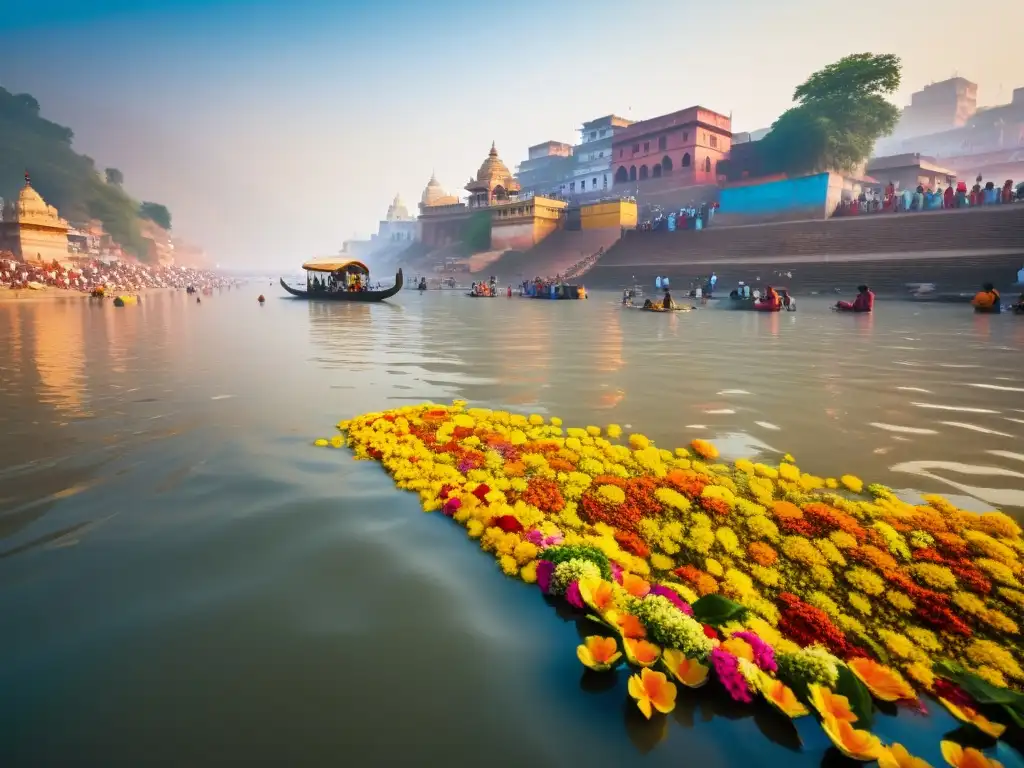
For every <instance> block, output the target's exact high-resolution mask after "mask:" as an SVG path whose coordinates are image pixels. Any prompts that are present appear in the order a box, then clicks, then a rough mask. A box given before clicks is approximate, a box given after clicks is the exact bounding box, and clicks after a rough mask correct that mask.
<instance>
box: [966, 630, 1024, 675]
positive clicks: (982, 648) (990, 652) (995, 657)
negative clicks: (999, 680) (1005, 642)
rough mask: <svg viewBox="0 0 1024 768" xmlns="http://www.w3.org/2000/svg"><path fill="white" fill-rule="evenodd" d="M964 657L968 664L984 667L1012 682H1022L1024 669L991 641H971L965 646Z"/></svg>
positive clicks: (1004, 649)
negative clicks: (1012, 680)
mask: <svg viewBox="0 0 1024 768" xmlns="http://www.w3.org/2000/svg"><path fill="white" fill-rule="evenodd" d="M964 656H965V658H966V659H967V660H968V662H969V663H974V664H979V665H986V666H989V667H992V668H994V669H997V670H998V671H999V672H1001V673H1002V674H1004V675H1006V676H1007V677H1012V678H1013V679H1014V680H1024V669H1021V667H1020V664H1018V663H1017V660H1016V659H1015V658H1014V657H1013V654H1012V653H1011V652H1010V651H1009V650H1007V649H1006V648H1004V647H1002V646H1001V645H999V644H998V643H994V642H992V641H991V640H984V639H976V640H973V641H972V642H971V644H970V645H968V646H967V651H966V653H965V654H964Z"/></svg>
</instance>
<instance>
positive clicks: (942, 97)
mask: <svg viewBox="0 0 1024 768" xmlns="http://www.w3.org/2000/svg"><path fill="white" fill-rule="evenodd" d="M977 111H978V84H977V83H972V82H971V81H970V80H968V79H966V78H963V77H953V78H950V79H949V80H943V81H941V82H938V83H931V84H929V85H926V86H925V87H924V88H922V89H921V90H920V91H915V92H914V93H912V94H911V96H910V104H909V105H908V106H906V107H904V108H903V112H902V114H901V115H900V120H899V123H897V125H896V129H895V130H894V131H893V136H894V137H897V138H907V137H910V136H925V135H928V134H930V133H941V132H942V131H948V130H952V129H954V128H960V127H962V126H964V125H966V124H967V123H968V121H970V119H971V118H972V117H973V116H974V113H975V112H977Z"/></svg>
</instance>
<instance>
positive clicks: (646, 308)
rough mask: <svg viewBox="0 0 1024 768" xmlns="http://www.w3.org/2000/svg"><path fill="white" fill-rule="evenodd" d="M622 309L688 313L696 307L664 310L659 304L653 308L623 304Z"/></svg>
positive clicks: (688, 306)
mask: <svg viewBox="0 0 1024 768" xmlns="http://www.w3.org/2000/svg"><path fill="white" fill-rule="evenodd" d="M622 306H623V308H624V309H639V310H640V311H641V312H666V313H668V312H690V311H692V310H694V309H696V307H694V306H692V305H686V306H682V307H673V308H672V309H665V308H664V307H663V306H661V305H660V304H655V305H654V306H653V307H638V306H636V305H635V304H623V305H622Z"/></svg>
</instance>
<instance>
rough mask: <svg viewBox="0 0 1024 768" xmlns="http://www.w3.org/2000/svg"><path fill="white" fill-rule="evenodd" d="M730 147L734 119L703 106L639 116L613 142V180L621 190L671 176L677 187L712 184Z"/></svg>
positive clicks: (640, 187)
mask: <svg viewBox="0 0 1024 768" xmlns="http://www.w3.org/2000/svg"><path fill="white" fill-rule="evenodd" d="M731 146H732V118H730V117H727V116H725V115H721V114H719V113H717V112H713V111H712V110H710V109H705V108H704V107H690V108H688V109H683V110H680V111H679V112H673V113H672V114H669V115H662V116H660V117H653V118H651V119H649V120H641V121H640V122H638V123H633V125H631V126H629V127H628V128H624V129H622V130H621V131H619V132H618V133H617V134H616V135H615V137H614V139H613V140H612V165H613V168H614V174H615V175H614V183H615V186H616V187H619V188H621V189H622V190H623V191H625V190H628V189H630V188H634V189H637V190H638V191H643V187H644V182H645V181H647V180H648V179H659V178H663V177H669V176H671V177H673V182H674V184H673V186H679V187H685V186H696V185H701V184H714V183H715V182H716V180H717V178H718V176H717V167H718V162H719V161H720V160H722V159H724V158H726V157H728V155H729V149H730V147H731Z"/></svg>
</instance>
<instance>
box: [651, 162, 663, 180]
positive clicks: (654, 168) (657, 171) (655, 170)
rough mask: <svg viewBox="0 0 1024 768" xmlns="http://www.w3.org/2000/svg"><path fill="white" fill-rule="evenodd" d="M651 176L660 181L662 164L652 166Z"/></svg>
mask: <svg viewBox="0 0 1024 768" xmlns="http://www.w3.org/2000/svg"><path fill="white" fill-rule="evenodd" d="M651 176H653V177H654V178H656V179H660V178H661V163H658V164H657V165H655V166H652V168H651Z"/></svg>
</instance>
